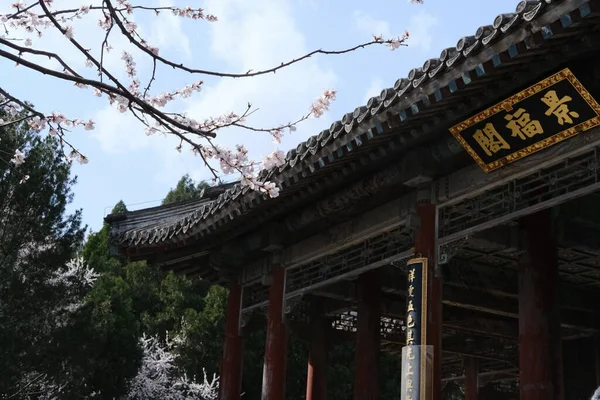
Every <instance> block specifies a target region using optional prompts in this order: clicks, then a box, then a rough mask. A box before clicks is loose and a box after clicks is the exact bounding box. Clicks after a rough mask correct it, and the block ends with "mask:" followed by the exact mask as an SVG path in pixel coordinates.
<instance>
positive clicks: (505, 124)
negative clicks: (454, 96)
mask: <svg viewBox="0 0 600 400" xmlns="http://www.w3.org/2000/svg"><path fill="white" fill-rule="evenodd" d="M598 125H600V105H598V103H597V102H596V100H594V98H593V97H592V95H591V94H590V93H589V92H588V91H587V90H586V89H585V88H584V87H583V85H582V84H581V83H580V82H579V81H578V80H577V78H576V77H575V75H573V73H572V72H571V71H570V70H569V69H568V68H565V69H563V70H562V71H560V72H558V73H556V74H554V75H552V76H550V77H548V78H546V79H544V80H543V81H541V82H538V83H536V84H535V85H533V86H531V87H529V88H527V89H525V90H523V91H521V92H519V93H517V94H515V95H513V96H511V97H509V98H508V99H506V100H504V101H502V102H500V103H498V104H496V105H494V106H492V107H490V108H488V109H487V110H484V111H482V112H480V113H479V114H477V115H475V116H473V117H471V118H469V119H468V120H466V121H463V122H461V123H459V124H457V125H455V126H453V127H452V128H450V132H451V133H452V135H454V137H455V138H456V139H457V140H458V141H459V142H460V144H461V145H462V146H463V147H464V149H465V150H467V152H468V153H469V154H470V155H471V157H473V159H474V160H475V161H476V162H477V163H478V164H479V165H480V166H481V168H482V169H483V170H484V171H485V172H490V171H493V170H495V169H497V168H500V167H502V166H503V165H506V164H508V163H511V162H514V161H516V160H519V159H521V158H523V157H526V156H528V155H529V154H532V153H535V152H536V151H539V150H542V149H544V148H546V147H549V146H551V145H553V144H555V143H558V142H561V141H563V140H565V139H568V138H569V137H571V136H574V135H576V134H578V133H580V132H583V131H586V130H588V129H591V128H593V127H595V126H598Z"/></svg>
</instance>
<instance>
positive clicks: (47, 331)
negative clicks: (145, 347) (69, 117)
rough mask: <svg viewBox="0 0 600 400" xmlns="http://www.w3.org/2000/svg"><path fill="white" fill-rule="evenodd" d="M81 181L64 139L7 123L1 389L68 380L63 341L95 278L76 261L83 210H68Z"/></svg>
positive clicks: (2, 140)
mask: <svg viewBox="0 0 600 400" xmlns="http://www.w3.org/2000/svg"><path fill="white" fill-rule="evenodd" d="M1 117H2V115H0V118H1ZM15 149H19V151H21V152H22V154H23V159H24V161H25V162H24V163H20V162H18V161H19V160H17V162H16V163H15V162H13V161H11V158H13V157H12V156H13V154H14V152H15ZM15 158H17V157H15ZM74 183H75V179H74V178H72V177H71V175H70V164H69V163H68V162H67V161H66V160H65V159H64V156H63V152H62V149H61V148H60V144H59V143H58V141H57V140H55V139H54V138H53V137H45V138H44V137H40V136H39V135H37V134H35V133H33V132H31V131H29V130H28V129H27V127H26V125H25V124H23V123H21V124H14V125H8V126H2V127H0V275H1V276H2V279H0V393H4V394H8V395H11V394H12V395H14V394H16V393H18V395H15V397H17V398H27V396H29V394H28V393H30V391H31V390H34V388H39V387H40V384H41V383H43V382H45V383H48V384H53V382H57V381H59V380H60V379H63V378H65V377H66V375H65V374H64V371H61V369H62V360H61V358H60V355H59V354H57V351H59V350H58V349H60V345H59V344H58V341H59V340H60V336H61V335H62V332H63V331H64V330H65V329H67V328H68V326H69V325H70V323H71V316H72V314H73V313H74V312H76V311H77V310H78V309H79V308H80V306H81V299H82V298H83V296H84V295H85V293H86V291H87V290H89V288H90V286H91V284H92V283H93V281H94V279H95V277H96V276H95V274H94V273H93V272H91V271H89V270H88V269H87V268H86V266H85V264H83V263H82V262H81V260H75V259H74V258H75V256H76V252H77V250H78V249H79V247H80V246H81V243H82V241H83V236H84V228H82V227H81V211H76V212H75V213H73V214H71V215H68V214H67V213H66V211H65V210H66V207H67V205H68V204H69V203H70V202H71V200H72V197H73V195H72V193H71V187H72V185H73V184H74ZM61 373H62V375H61ZM65 379H66V378H65Z"/></svg>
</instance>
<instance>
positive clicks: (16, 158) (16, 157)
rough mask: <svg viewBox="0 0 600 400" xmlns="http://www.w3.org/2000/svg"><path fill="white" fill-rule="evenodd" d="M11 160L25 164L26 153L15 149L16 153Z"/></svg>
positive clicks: (18, 163) (16, 163) (17, 163)
mask: <svg viewBox="0 0 600 400" xmlns="http://www.w3.org/2000/svg"><path fill="white" fill-rule="evenodd" d="M10 162H12V163H13V164H15V165H16V166H19V165H21V164H23V163H24V162H25V154H23V153H22V152H21V150H19V149H17V150H15V155H14V156H13V158H12V159H11V160H10Z"/></svg>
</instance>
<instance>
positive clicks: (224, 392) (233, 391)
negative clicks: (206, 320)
mask: <svg viewBox="0 0 600 400" xmlns="http://www.w3.org/2000/svg"><path fill="white" fill-rule="evenodd" d="M241 306H242V287H241V285H240V284H239V283H237V282H232V283H231V284H230V286H229V298H228V300H227V322H226V324H225V343H224V345H223V359H222V360H221V378H220V384H219V399H220V400H239V398H240V394H241V391H242V367H243V364H244V353H243V347H244V344H243V339H242V336H241V335H240V312H241Z"/></svg>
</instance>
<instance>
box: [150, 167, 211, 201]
mask: <svg viewBox="0 0 600 400" xmlns="http://www.w3.org/2000/svg"><path fill="white" fill-rule="evenodd" d="M209 187H210V185H209V184H208V183H206V182H204V181H202V182H200V183H198V184H197V185H196V184H195V183H194V181H193V180H192V178H190V177H189V175H188V174H185V175H184V176H183V177H182V178H181V179H180V180H179V182H177V186H175V188H174V189H171V190H169V193H167V195H166V196H165V198H164V200H163V201H162V204H163V205H165V204H171V203H176V202H179V201H185V200H192V199H199V198H200V197H201V195H202V192H203V191H204V190H205V189H208V188H209Z"/></svg>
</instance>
